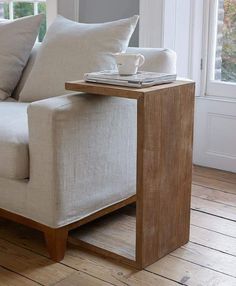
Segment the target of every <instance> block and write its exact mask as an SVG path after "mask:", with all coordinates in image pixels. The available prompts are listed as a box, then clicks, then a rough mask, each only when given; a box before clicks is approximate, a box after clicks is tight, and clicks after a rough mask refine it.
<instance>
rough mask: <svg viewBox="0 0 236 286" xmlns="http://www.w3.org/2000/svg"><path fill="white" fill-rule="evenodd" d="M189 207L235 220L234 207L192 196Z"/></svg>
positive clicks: (235, 209) (235, 212)
mask: <svg viewBox="0 0 236 286" xmlns="http://www.w3.org/2000/svg"><path fill="white" fill-rule="evenodd" d="M191 208H192V209H194V210H198V211H202V212H205V213H209V214H213V215H216V216H219V217H223V218H226V219H230V220H232V221H236V208H235V207H231V206H227V205H224V204H221V203H216V202H212V201H208V200H205V199H201V198H198V197H194V196H192V200H191Z"/></svg>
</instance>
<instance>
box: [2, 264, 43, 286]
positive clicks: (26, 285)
mask: <svg viewBox="0 0 236 286" xmlns="http://www.w3.org/2000/svg"><path fill="white" fill-rule="evenodd" d="M37 285H39V284H38V283H37V282H34V281H33V280H30V279H27V278H25V277H23V276H21V275H19V274H17V273H14V272H12V271H9V270H7V269H4V268H3V267H1V266H0V286H37Z"/></svg>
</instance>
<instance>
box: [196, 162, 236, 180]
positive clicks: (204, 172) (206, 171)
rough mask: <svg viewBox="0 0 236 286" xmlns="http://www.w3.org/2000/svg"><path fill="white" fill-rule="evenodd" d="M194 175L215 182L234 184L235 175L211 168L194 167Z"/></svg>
mask: <svg viewBox="0 0 236 286" xmlns="http://www.w3.org/2000/svg"><path fill="white" fill-rule="evenodd" d="M193 170H194V175H198V176H201V177H205V178H208V179H214V180H215V181H222V182H228V183H233V184H236V174H235V173H231V172H226V171H222V170H216V169H212V168H206V167H200V166H196V165H194V167H193Z"/></svg>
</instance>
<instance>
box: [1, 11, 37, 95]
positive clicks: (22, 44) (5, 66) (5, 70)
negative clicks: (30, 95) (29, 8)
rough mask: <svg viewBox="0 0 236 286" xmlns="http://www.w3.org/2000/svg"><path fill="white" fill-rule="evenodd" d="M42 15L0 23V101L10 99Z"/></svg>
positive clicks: (33, 41)
mask: <svg viewBox="0 0 236 286" xmlns="http://www.w3.org/2000/svg"><path fill="white" fill-rule="evenodd" d="M41 20H42V15H37V16H30V17H24V18H20V19H17V20H15V21H1V22H0V39H1V44H0V100H4V99H6V98H7V97H10V96H11V94H12V92H13V90H14V88H15V87H16V85H17V83H18V81H19V79H20V76H21V73H22V70H23V69H24V67H25V65H26V63H27V60H28V58H29V55H30V52H31V50H32V47H33V45H34V43H35V39H36V37H37V34H38V29H39V26H40V23H41Z"/></svg>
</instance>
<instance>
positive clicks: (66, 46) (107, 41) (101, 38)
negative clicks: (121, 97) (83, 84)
mask: <svg viewBox="0 0 236 286" xmlns="http://www.w3.org/2000/svg"><path fill="white" fill-rule="evenodd" d="M137 21H138V16H133V17H131V18H128V19H122V20H118V21H114V22H109V23H101V24H82V23H76V22H73V21H70V20H68V19H65V18H63V17H62V16H58V17H57V19H56V20H55V21H54V23H53V24H52V25H51V26H50V28H49V30H48V32H47V33H46V35H45V38H44V40H43V43H42V45H41V48H40V51H39V53H38V56H37V59H36V61H35V64H34V66H33V69H32V71H31V73H30V75H29V78H28V79H27V82H26V84H25V86H24V88H23V89H22V91H21V93H20V101H23V102H32V101H35V100H40V99H45V98H50V97H53V96H59V95H63V94H65V92H66V91H65V87H64V82H65V81H67V80H76V79H82V78H83V76H84V73H86V72H92V71H98V70H104V69H114V66H115V59H114V57H113V56H112V53H116V52H122V51H126V49H127V47H128V44H129V40H130V38H131V36H132V34H133V31H134V29H135V27H136V24H137ZM45 67H47V68H45ZM32 90H34V91H35V92H34V93H32ZM67 93H68V91H67Z"/></svg>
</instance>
